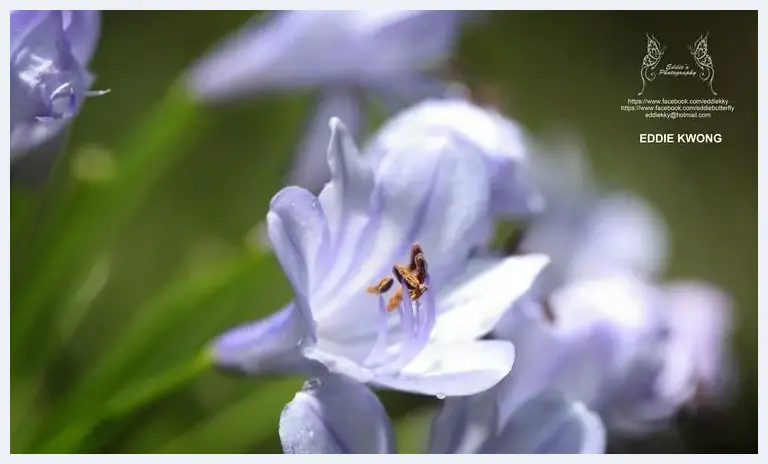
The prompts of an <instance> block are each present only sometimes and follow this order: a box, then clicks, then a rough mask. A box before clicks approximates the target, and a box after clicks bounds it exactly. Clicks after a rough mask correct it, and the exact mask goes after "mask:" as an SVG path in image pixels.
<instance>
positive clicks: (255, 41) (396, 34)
mask: <svg viewBox="0 0 768 464" xmlns="http://www.w3.org/2000/svg"><path fill="white" fill-rule="evenodd" d="M465 16H468V15H467V14H466V13H463V12H460V11H410V10H408V11H406V10H381V11H375V12H364V11H284V12H279V13H275V14H274V15H272V17H271V18H269V19H267V20H265V21H264V22H261V21H259V22H256V21H252V22H251V23H250V24H248V25H246V26H245V27H244V28H243V29H242V30H240V31H239V32H238V33H236V34H235V35H233V36H232V37H230V38H229V39H228V40H226V41H225V42H224V43H222V44H221V45H220V46H218V47H217V48H215V49H214V50H212V51H211V52H210V53H209V54H208V55H207V56H206V57H204V58H202V59H201V60H200V61H199V62H198V63H197V64H195V66H194V67H193V68H192V70H191V72H190V85H191V87H192V89H193V90H194V92H195V93H196V94H197V95H199V97H200V98H202V99H205V100H211V101H218V100H222V99H232V98H234V97H237V96H241V95H243V94H247V93H258V92H274V91H282V92H285V91H289V90H297V89H298V90H307V89H311V90H318V91H319V96H318V99H317V104H316V108H315V109H314V110H313V114H312V116H311V117H310V118H309V122H308V124H307V129H306V134H305V136H304V139H303V140H302V141H301V143H300V144H299V149H298V153H297V154H296V160H295V162H294V165H293V169H292V171H291V176H290V178H289V179H288V182H289V183H290V184H291V185H300V186H303V187H306V188H308V189H309V190H311V191H313V192H319V191H320V189H321V188H322V186H323V184H325V182H327V181H328V180H329V179H330V172H329V171H328V167H327V166H326V163H325V156H324V154H325V151H324V147H325V142H326V140H327V135H326V132H327V122H328V120H329V119H330V118H331V117H338V118H341V119H342V120H343V121H344V122H345V123H346V124H347V126H348V127H349V129H350V131H351V133H352V135H353V137H354V138H356V139H358V140H359V139H361V138H362V136H363V135H364V134H365V131H366V130H367V129H368V127H367V117H366V115H367V114H368V113H370V108H369V106H368V105H366V100H370V99H374V100H377V101H378V102H379V104H382V103H383V104H384V106H385V107H386V108H387V109H388V112H390V113H391V112H396V111H398V110H400V109H402V108H404V107H406V106H408V105H411V104H413V103H416V102H418V101H419V100H421V99H423V98H428V97H434V96H441V95H443V94H444V93H445V91H446V86H445V85H444V84H442V83H441V82H440V81H439V80H438V76H437V73H436V72H435V71H438V70H439V68H440V66H441V62H442V61H443V60H444V59H445V58H446V57H447V56H448V55H449V54H450V53H451V49H452V47H453V42H454V39H455V36H456V34H457V32H458V28H459V26H460V24H461V22H462V20H463V19H464V17H465Z"/></svg>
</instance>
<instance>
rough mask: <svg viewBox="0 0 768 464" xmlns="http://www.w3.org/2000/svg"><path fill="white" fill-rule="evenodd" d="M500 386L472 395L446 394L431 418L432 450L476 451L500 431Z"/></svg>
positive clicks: (431, 452) (442, 451)
mask: <svg viewBox="0 0 768 464" xmlns="http://www.w3.org/2000/svg"><path fill="white" fill-rule="evenodd" d="M498 392H499V386H498V385H497V386H496V387H493V388H491V389H489V390H486V391H484V392H482V393H478V394H476V395H471V396H461V397H452V398H446V399H445V400H443V404H442V406H441V407H440V412H439V413H438V414H437V416H436V417H435V419H434V421H433V422H432V429H431V433H430V436H429V453H430V454H474V453H477V452H478V451H479V450H480V448H481V447H482V446H483V445H484V444H485V443H486V442H487V441H488V440H490V439H491V438H492V437H493V436H494V435H495V434H496V431H497V423H498V398H497V395H498Z"/></svg>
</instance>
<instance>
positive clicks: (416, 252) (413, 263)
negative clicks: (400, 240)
mask: <svg viewBox="0 0 768 464" xmlns="http://www.w3.org/2000/svg"><path fill="white" fill-rule="evenodd" d="M419 256H421V260H422V261H423V260H424V252H423V251H421V245H419V244H418V243H414V244H413V245H411V260H410V261H409V263H408V270H409V271H411V272H413V271H415V270H416V269H418V266H419V265H418V263H417V261H418V260H419Z"/></svg>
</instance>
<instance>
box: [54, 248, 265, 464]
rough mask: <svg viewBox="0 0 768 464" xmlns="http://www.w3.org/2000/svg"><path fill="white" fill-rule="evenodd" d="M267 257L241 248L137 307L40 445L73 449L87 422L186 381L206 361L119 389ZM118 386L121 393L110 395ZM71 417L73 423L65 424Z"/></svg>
mask: <svg viewBox="0 0 768 464" xmlns="http://www.w3.org/2000/svg"><path fill="white" fill-rule="evenodd" d="M269 257H270V256H269V255H267V254H265V253H264V252H260V251H255V250H254V251H252V250H246V251H245V252H244V253H243V254H242V255H241V256H238V257H237V258H234V259H231V260H228V261H226V262H224V263H222V264H220V265H219V266H214V267H211V268H207V269H205V270H203V271H201V272H199V273H196V274H194V275H192V276H185V277H184V278H182V279H180V280H179V281H177V282H175V283H174V284H172V285H170V286H169V287H168V288H167V289H166V290H165V291H163V292H161V294H160V295H159V296H157V297H155V298H154V299H152V301H150V302H149V303H148V304H147V305H146V306H145V307H143V308H142V309H141V310H139V311H137V312H136V313H135V314H134V318H133V320H132V321H131V322H129V323H128V324H127V326H126V327H125V328H124V329H123V330H122V332H121V333H122V335H121V336H119V338H118V339H117V340H116V342H115V343H114V345H113V346H112V348H111V349H108V350H107V351H106V352H105V353H104V355H103V356H102V358H101V359H100V360H99V361H98V362H97V363H96V365H95V366H94V367H93V368H92V369H91V370H90V371H89V372H88V373H86V375H85V376H83V377H82V378H81V379H80V382H79V384H78V387H77V388H75V390H74V391H73V392H72V394H71V395H70V396H69V397H68V398H67V399H66V400H65V401H64V404H63V405H62V406H61V407H60V408H59V411H58V412H57V414H56V417H55V418H54V420H53V421H52V424H51V427H50V429H49V431H48V433H46V434H45V435H44V436H43V439H42V443H45V444H44V445H43V446H42V448H41V449H43V450H51V451H56V452H66V451H74V450H77V449H78V446H79V445H80V441H81V440H83V439H84V438H85V437H86V436H87V431H88V429H89V427H91V428H92V427H93V426H94V425H95V424H96V423H97V422H98V421H99V420H100V419H102V418H104V417H107V416H110V415H112V414H116V413H117V414H122V413H125V412H127V410H129V409H130V408H129V406H131V407H134V406H139V405H141V404H144V403H146V402H147V401H151V400H152V399H153V396H152V395H155V396H157V395H161V394H164V393H167V392H168V391H170V390H171V389H172V387H176V386H180V385H181V384H182V383H183V382H182V381H185V380H187V379H188V375H187V374H188V373H190V372H191V373H196V372H198V368H199V367H201V366H204V365H205V363H204V362H202V361H200V360H199V359H198V360H197V361H195V362H194V363H193V364H192V365H191V366H190V367H187V366H182V367H181V368H179V369H180V371H179V372H176V371H175V370H172V371H171V373H167V374H162V375H161V377H160V379H161V380H158V381H157V385H158V386H159V387H162V388H158V387H157V386H155V381H154V380H150V381H149V382H150V383H149V384H148V385H145V384H143V382H136V381H133V382H131V385H129V386H127V387H125V388H124V389H120V387H121V386H123V385H125V384H126V383H127V382H129V381H130V380H131V376H132V373H134V372H135V371H136V370H137V369H138V368H140V367H141V365H142V364H143V363H144V362H145V360H146V359H150V358H151V357H152V356H153V353H154V352H155V351H157V350H159V349H160V348H161V347H162V346H163V345H164V344H166V343H167V342H168V340H169V339H171V338H172V336H173V333H174V329H175V328H176V327H177V326H178V325H179V324H180V323H182V322H183V321H184V320H185V319H186V318H187V316H188V315H189V314H191V313H193V312H195V311H196V310H197V309H198V308H201V307H206V306H208V305H211V304H213V303H214V302H215V301H216V300H218V299H220V298H224V297H225V296H226V295H227V294H228V293H230V292H235V291H237V289H238V288H240V287H242V286H247V285H251V284H252V283H253V282H254V281H255V280H256V278H255V275H258V274H259V273H260V272H261V270H262V268H263V267H264V266H268V265H271V264H272V263H271V261H270V260H269V259H267V258H269ZM198 362H199V363H198ZM206 362H207V361H206ZM187 369H189V371H187ZM162 379H164V380H166V381H167V380H168V379H170V380H175V381H176V383H173V384H168V383H164V382H163V381H162ZM118 390H120V391H121V392H125V393H120V396H118V397H116V398H115V397H114V395H115V394H116V393H117V391H118ZM122 395H125V396H122ZM70 422H74V423H75V426H68V424H70ZM46 437H47V438H46Z"/></svg>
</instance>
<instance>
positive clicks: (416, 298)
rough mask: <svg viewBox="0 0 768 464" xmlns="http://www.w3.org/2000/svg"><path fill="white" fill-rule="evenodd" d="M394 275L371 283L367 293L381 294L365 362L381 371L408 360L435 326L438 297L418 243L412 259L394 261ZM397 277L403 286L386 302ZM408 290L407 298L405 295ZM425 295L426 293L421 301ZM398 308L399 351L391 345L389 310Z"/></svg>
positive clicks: (416, 352) (365, 365)
mask: <svg viewBox="0 0 768 464" xmlns="http://www.w3.org/2000/svg"><path fill="white" fill-rule="evenodd" d="M392 273H393V274H394V279H393V278H392V277H383V278H382V279H381V280H379V282H378V283H377V284H376V285H374V286H371V287H368V289H367V290H368V293H372V294H374V295H377V296H378V298H379V326H378V333H377V336H376V341H375V342H374V344H373V346H372V348H371V351H370V353H369V354H368V357H367V358H366V359H365V361H364V362H363V366H364V367H367V368H369V369H372V370H374V371H375V372H380V373H385V372H387V373H389V372H397V371H399V370H400V369H402V368H403V367H405V365H406V364H408V363H409V362H410V361H411V360H412V359H413V358H414V357H416V355H418V354H419V352H421V350H422V349H423V348H424V346H426V344H427V342H428V341H429V336H430V334H431V333H432V328H433V327H434V326H435V298H434V296H433V295H432V293H433V292H429V291H428V290H429V285H428V281H429V274H428V273H427V261H426V259H425V258H424V253H423V252H422V250H421V247H420V246H419V245H418V244H414V245H413V246H412V247H411V259H410V262H409V264H408V265H407V266H404V265H401V264H395V265H394V266H393V267H392ZM395 279H397V281H398V282H399V283H400V288H398V289H397V290H395V292H394V294H393V295H392V296H391V297H390V298H389V300H388V301H387V302H386V304H385V301H384V294H385V293H387V292H388V291H390V290H391V289H392V286H393V285H394V282H395ZM404 293H407V294H408V296H409V297H408V298H403V294H404ZM422 297H425V298H424V300H425V301H423V302H422ZM395 309H397V310H398V314H399V316H400V323H401V329H402V330H401V333H402V336H401V340H400V349H399V350H397V352H396V353H392V352H389V351H388V350H387V348H388V346H389V312H391V311H393V310H395Z"/></svg>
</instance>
